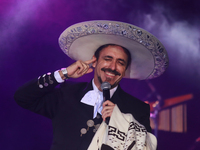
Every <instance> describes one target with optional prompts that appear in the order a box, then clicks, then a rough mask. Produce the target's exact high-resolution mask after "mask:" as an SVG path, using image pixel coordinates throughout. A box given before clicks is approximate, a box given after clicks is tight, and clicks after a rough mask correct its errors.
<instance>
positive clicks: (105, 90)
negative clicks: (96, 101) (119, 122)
mask: <svg viewBox="0 0 200 150" xmlns="http://www.w3.org/2000/svg"><path fill="white" fill-rule="evenodd" d="M110 88H111V85H110V83H108V82H103V83H102V84H101V90H102V91H103V102H105V101H106V100H110ZM109 121H110V117H107V118H106V121H105V122H106V123H107V124H108V123H109Z"/></svg>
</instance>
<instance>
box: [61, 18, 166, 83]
mask: <svg viewBox="0 0 200 150" xmlns="http://www.w3.org/2000/svg"><path fill="white" fill-rule="evenodd" d="M104 44H117V45H121V46H123V47H125V48H127V49H128V50H129V51H130V53H131V57H132V60H131V64H130V66H129V67H128V69H127V70H126V74H125V77H126V78H134V79H139V80H143V79H152V78H155V77H158V76H159V75H161V74H162V73H163V72H164V71H165V69H166V68H167V66H168V55H167V52H166V50H165V48H164V46H163V45H162V44H161V42H160V41H159V40H158V39H157V38H156V37H155V36H153V35H152V34H150V33H149V32H147V31H145V30H144V29H141V28H139V27H136V26H134V25H131V24H127V23H123V22H116V21H103V20H98V21H87V22H81V23H78V24H75V25H72V26H70V27H68V28H67V29H66V30H65V31H64V32H63V33H62V34H61V35H60V37H59V45H60V47H61V49H62V50H63V51H64V53H65V54H67V55H68V56H69V57H70V58H72V59H74V60H83V61H86V60H89V59H91V58H92V56H93V55H94V52H95V51H96V50H97V48H99V47H100V46H102V45H104Z"/></svg>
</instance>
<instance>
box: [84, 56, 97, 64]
mask: <svg viewBox="0 0 200 150" xmlns="http://www.w3.org/2000/svg"><path fill="white" fill-rule="evenodd" d="M95 61H96V57H94V56H93V57H92V59H90V60H87V61H85V63H86V64H88V65H89V64H91V63H93V62H95Z"/></svg>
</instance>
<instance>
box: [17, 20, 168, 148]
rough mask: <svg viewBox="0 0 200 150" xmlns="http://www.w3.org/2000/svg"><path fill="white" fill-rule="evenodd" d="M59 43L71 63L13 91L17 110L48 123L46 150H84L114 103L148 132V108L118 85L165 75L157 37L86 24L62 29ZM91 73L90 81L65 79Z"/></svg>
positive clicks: (115, 25)
mask: <svg viewBox="0 0 200 150" xmlns="http://www.w3.org/2000/svg"><path fill="white" fill-rule="evenodd" d="M59 44H60V47H61V49H62V50H63V51H64V52H65V53H66V54H67V55H68V56H69V57H71V58H72V59H75V60H76V62H75V63H73V64H71V65H70V66H68V67H66V68H62V69H61V70H58V71H55V72H52V73H47V74H44V75H43V76H40V77H39V78H36V79H33V80H31V81H30V82H28V83H26V84H25V85H23V86H22V87H20V88H19V89H18V90H17V91H16V93H15V100H16V102H17V103H18V104H19V105H20V106H22V107H23V108H26V109H29V110H31V111H33V112H35V113H38V114H41V115H43V116H46V117H48V118H50V119H52V125H53V143H52V146H51V150H68V149H69V150H86V149H87V148H88V147H89V145H90V143H91V141H92V138H93V137H94V134H95V132H96V131H97V130H98V127H99V125H100V124H101V123H102V121H105V120H106V118H108V117H111V116H112V112H113V109H114V108H115V106H116V105H117V106H118V108H119V110H120V111H121V112H122V113H124V114H127V113H129V114H131V115H132V116H133V117H134V118H135V120H137V121H138V122H139V123H140V124H141V125H143V126H144V128H145V130H146V132H151V127H150V121H149V117H150V107H149V105H148V104H146V103H144V102H142V101H140V100H138V99H137V98H135V97H133V96H131V95H129V94H128V93H126V92H125V91H123V90H122V89H121V87H120V85H119V82H120V81H121V79H122V78H123V77H126V78H134V79H139V80H144V79H151V78H155V77H157V76H159V75H161V74H162V73H163V72H164V70H165V69H166V67H167V65H168V57H167V52H166V50H165V48H164V47H163V45H162V44H161V43H160V42H159V41H158V40H157V38H155V37H154V36H153V35H151V34H150V33H148V32H147V31H145V30H143V29H141V28H138V27H136V26H134V25H130V24H127V23H122V22H115V21H88V22H82V23H78V24H75V25H73V26H71V27H69V28H67V29H66V30H65V31H64V32H63V33H62V34H61V36H60V38H59ZM93 70H94V78H93V79H92V80H91V82H89V83H87V82H82V83H73V82H70V79H69V80H68V78H79V77H81V76H83V75H85V74H88V73H91V72H92V71H93ZM105 81H106V82H109V83H110V85H111V89H110V96H111V99H110V100H107V101H105V102H103V94H102V89H101V84H102V83H103V82H105ZM133 146H134V145H133ZM113 149H114V148H113Z"/></svg>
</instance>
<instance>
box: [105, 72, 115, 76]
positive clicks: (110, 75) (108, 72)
mask: <svg viewBox="0 0 200 150" xmlns="http://www.w3.org/2000/svg"><path fill="white" fill-rule="evenodd" d="M106 74H107V75H109V76H113V77H114V76H115V75H114V74H111V73H109V72H106Z"/></svg>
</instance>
